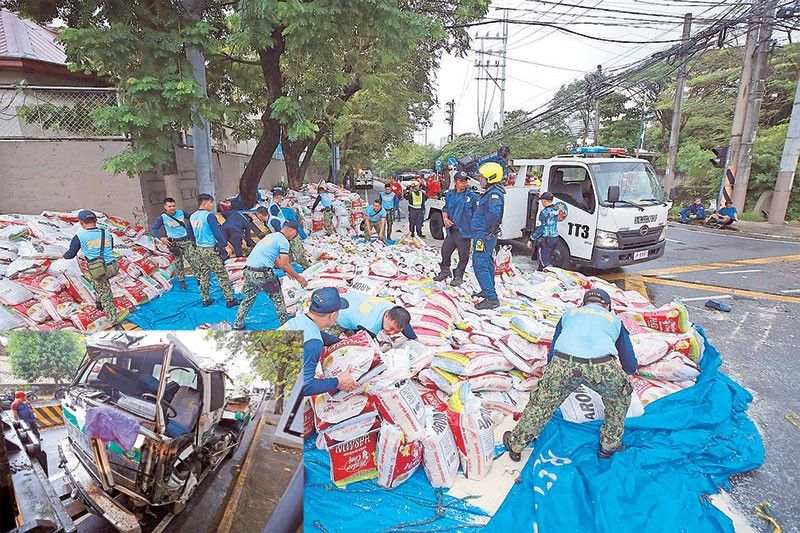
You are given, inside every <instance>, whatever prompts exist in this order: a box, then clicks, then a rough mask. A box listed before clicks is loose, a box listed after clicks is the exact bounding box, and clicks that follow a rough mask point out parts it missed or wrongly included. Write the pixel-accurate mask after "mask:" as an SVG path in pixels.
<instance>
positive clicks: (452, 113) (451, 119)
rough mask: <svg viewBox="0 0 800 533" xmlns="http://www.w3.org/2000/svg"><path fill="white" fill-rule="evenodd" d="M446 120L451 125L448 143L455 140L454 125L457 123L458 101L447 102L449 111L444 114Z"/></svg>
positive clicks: (446, 110)
mask: <svg viewBox="0 0 800 533" xmlns="http://www.w3.org/2000/svg"><path fill="white" fill-rule="evenodd" d="M444 120H445V121H446V122H447V123H448V124H450V136H449V137H448V138H447V142H450V141H452V140H453V137H454V125H453V124H454V123H455V121H456V101H455V100H450V101H449V102H447V109H445V112H444Z"/></svg>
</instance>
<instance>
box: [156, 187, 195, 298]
mask: <svg viewBox="0 0 800 533" xmlns="http://www.w3.org/2000/svg"><path fill="white" fill-rule="evenodd" d="M162 230H163V231H162ZM150 232H151V233H152V234H153V237H155V238H156V239H158V240H160V241H161V243H162V244H163V245H165V246H167V247H168V248H169V251H170V253H171V254H172V257H174V258H175V272H176V273H177V276H178V285H179V286H180V288H181V289H185V288H186V280H185V279H184V275H185V274H184V270H186V267H185V265H184V262H183V259H184V258H186V261H187V262H188V263H189V266H191V267H192V271H194V269H195V266H194V261H195V250H196V248H195V245H194V233H193V232H192V223H191V222H190V221H189V215H187V214H186V213H184V212H183V211H182V210H180V209H178V208H177V206H176V203H175V200H174V199H173V198H169V197H168V198H164V212H163V213H161V215H160V216H159V217H158V218H157V219H156V221H155V222H154V223H153V227H152V228H150ZM162 233H163V236H162ZM194 274H195V275H197V272H194Z"/></svg>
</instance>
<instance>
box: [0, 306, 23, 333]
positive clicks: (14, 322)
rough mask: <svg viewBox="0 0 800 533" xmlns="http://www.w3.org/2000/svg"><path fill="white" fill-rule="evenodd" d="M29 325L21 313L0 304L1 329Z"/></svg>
mask: <svg viewBox="0 0 800 533" xmlns="http://www.w3.org/2000/svg"><path fill="white" fill-rule="evenodd" d="M27 325H28V324H26V323H25V320H23V319H22V317H21V316H19V313H17V312H16V311H14V310H13V309H9V308H7V307H6V306H4V305H0V331H6V330H10V329H18V328H24V327H25V326H27Z"/></svg>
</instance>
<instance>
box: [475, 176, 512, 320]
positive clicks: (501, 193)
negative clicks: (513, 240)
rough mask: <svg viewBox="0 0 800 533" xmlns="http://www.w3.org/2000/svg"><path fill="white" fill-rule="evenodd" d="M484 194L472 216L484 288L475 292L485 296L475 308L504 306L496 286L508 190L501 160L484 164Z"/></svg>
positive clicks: (480, 281) (478, 269) (478, 271)
mask: <svg viewBox="0 0 800 533" xmlns="http://www.w3.org/2000/svg"><path fill="white" fill-rule="evenodd" d="M478 171H479V172H480V174H481V187H483V188H484V191H485V192H484V193H483V195H482V196H481V198H480V200H479V201H478V207H477V208H476V209H475V214H474V215H473V217H472V268H473V269H474V271H475V277H476V278H478V284H479V285H480V286H481V291H480V292H479V293H478V294H476V295H474V296H475V297H477V298H483V300H481V301H480V302H478V303H477V304H476V305H475V309H494V308H496V307H499V306H500V301H499V300H498V299H497V291H496V290H495V288H494V249H495V247H496V246H497V237H498V236H499V235H500V222H502V220H503V209H504V206H505V196H506V190H505V189H504V188H503V174H504V172H505V171H504V169H503V167H502V165H500V164H499V163H494V162H490V163H484V164H483V165H481V167H480V168H479V169H478Z"/></svg>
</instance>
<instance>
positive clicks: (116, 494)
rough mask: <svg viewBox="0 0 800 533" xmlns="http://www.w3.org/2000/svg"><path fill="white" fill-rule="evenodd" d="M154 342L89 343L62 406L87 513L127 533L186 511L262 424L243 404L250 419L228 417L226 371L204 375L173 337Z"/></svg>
mask: <svg viewBox="0 0 800 533" xmlns="http://www.w3.org/2000/svg"><path fill="white" fill-rule="evenodd" d="M144 342H145V341H144V339H143V338H142V337H135V336H132V335H129V334H117V335H116V336H113V337H111V338H103V339H92V338H87V352H86V356H85V358H84V360H83V362H82V363H81V365H80V367H79V369H78V371H77V373H76V375H75V377H74V379H73V381H72V382H71V383H70V385H69V386H68V387H67V388H66V389H65V390H64V393H63V399H62V400H61V405H62V410H63V413H64V421H65V425H66V428H67V437H66V438H64V439H63V440H62V441H61V443H60V445H59V450H60V453H61V456H62V466H63V468H64V469H65V472H66V474H67V476H68V478H69V479H70V481H71V482H72V485H73V487H75V488H76V489H77V491H78V493H79V495H80V496H81V499H83V500H84V501H85V503H86V504H87V506H88V507H89V508H90V509H92V510H93V511H94V512H96V513H97V514H100V515H101V516H103V517H105V518H106V519H108V520H109V521H110V522H111V523H112V525H114V526H115V527H117V529H119V530H121V531H136V529H135V528H134V529H131V527H132V523H133V521H134V520H135V519H136V517H137V516H142V513H143V512H144V511H146V510H148V509H149V508H151V507H163V508H166V510H168V511H170V512H172V513H178V512H180V511H181V510H183V508H184V507H185V506H186V503H187V501H188V500H189V499H190V498H191V497H192V496H193V495H194V493H195V491H196V489H197V487H198V485H199V484H200V483H201V482H202V480H203V479H204V478H205V476H206V475H208V473H209V472H211V471H213V470H215V469H216V468H217V466H219V464H220V463H222V461H223V460H224V459H225V458H226V457H227V456H228V455H229V454H230V453H231V452H232V451H233V450H234V449H235V448H236V446H238V444H239V442H240V441H241V438H242V435H243V432H244V427H245V425H246V424H247V422H249V420H250V418H252V407H250V406H249V404H242V401H241V400H239V401H238V402H237V403H236V407H237V409H238V410H240V411H241V412H242V413H246V414H247V415H248V416H241V417H230V416H225V412H226V409H227V408H228V400H227V398H226V379H227V376H226V374H225V372H224V370H223V369H221V368H214V369H210V370H207V369H204V368H202V367H201V366H200V365H199V364H198V363H197V362H196V360H195V359H194V357H193V355H192V353H191V352H190V351H189V350H188V349H186V347H185V346H183V344H181V343H180V341H178V339H177V338H175V337H173V336H171V335H166V336H165V337H164V338H163V339H162V340H161V341H160V342H159V343H155V344H154V343H152V341H150V342H149V343H147V344H144ZM100 419H102V422H97V421H98V420H100ZM87 422H88V424H87ZM121 443H122V444H121ZM123 446H124V447H123ZM121 501H122V502H125V504H124V505H123V504H121V503H120V502H121Z"/></svg>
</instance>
